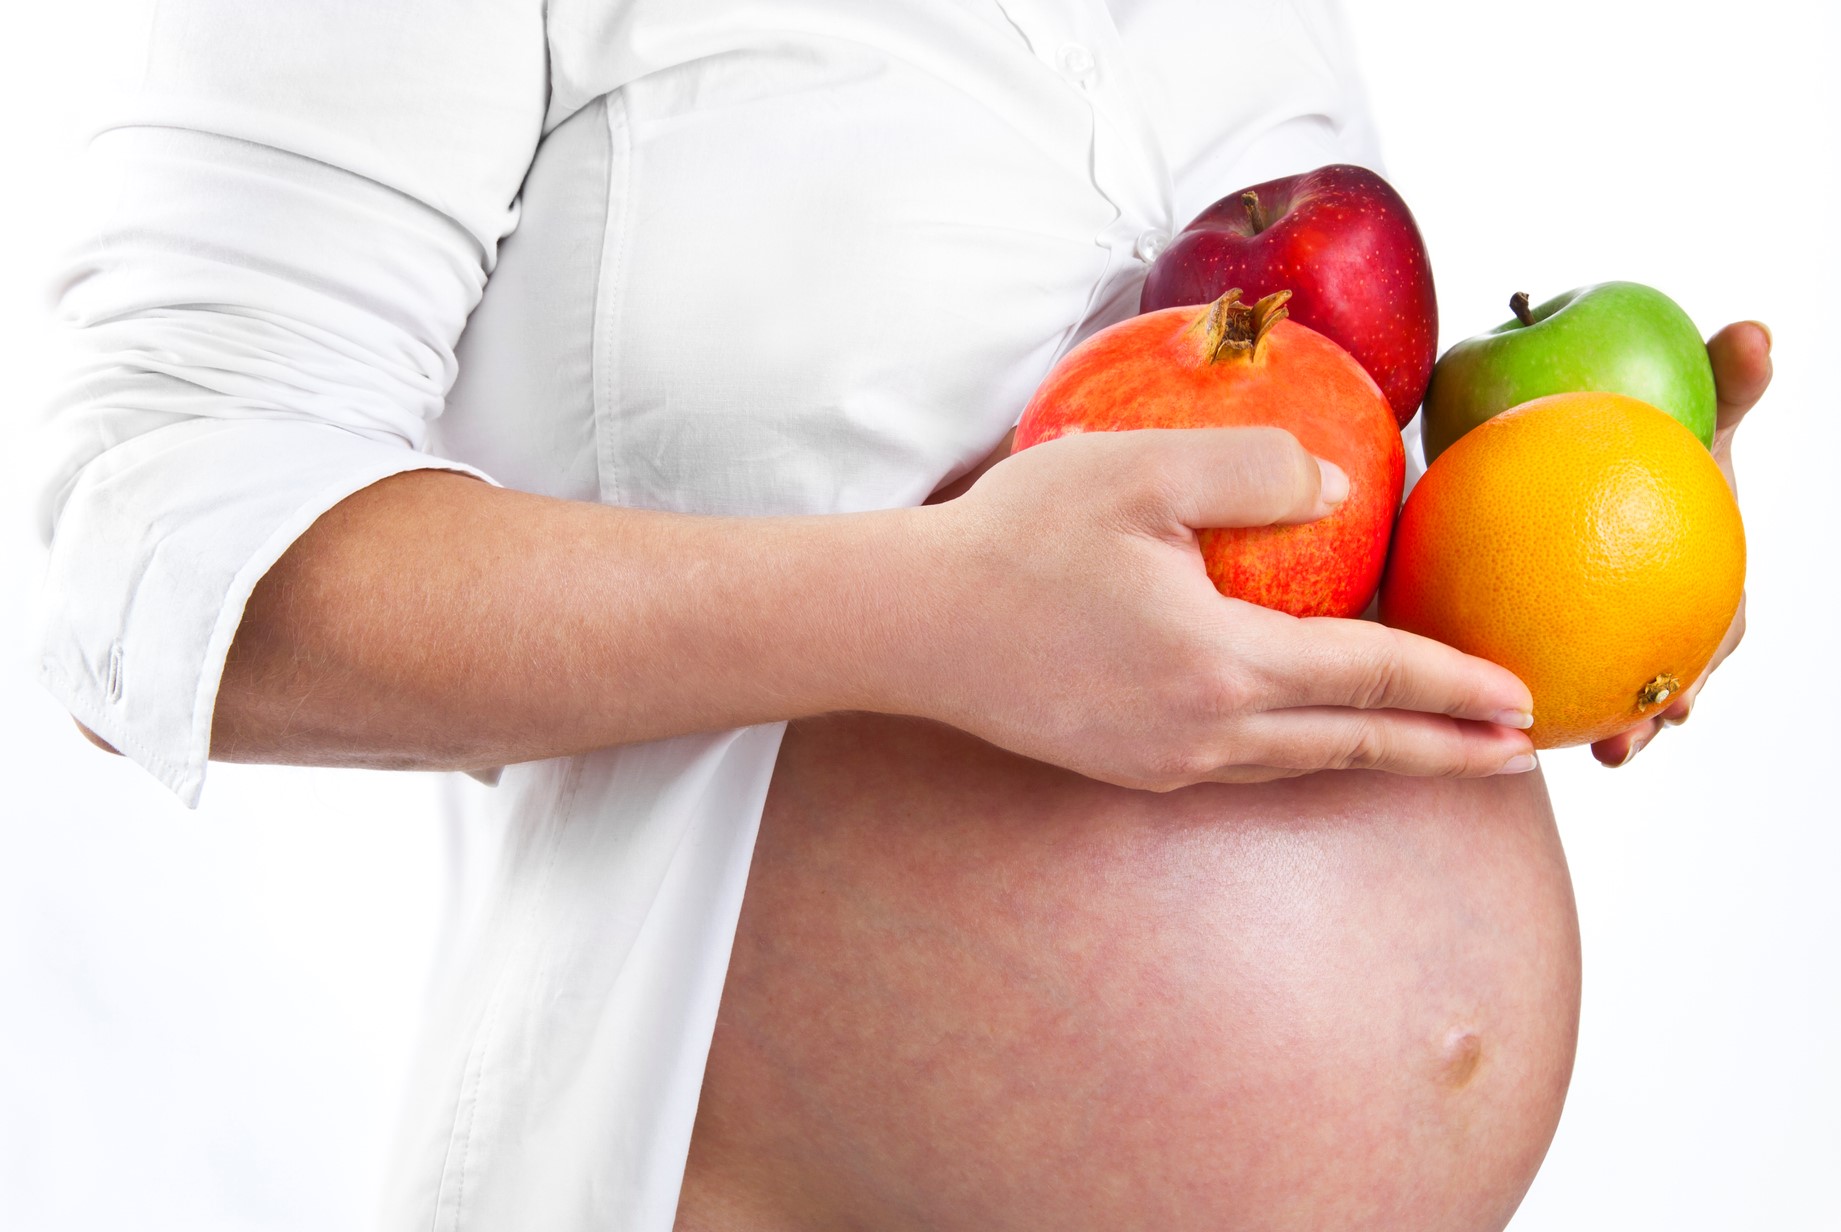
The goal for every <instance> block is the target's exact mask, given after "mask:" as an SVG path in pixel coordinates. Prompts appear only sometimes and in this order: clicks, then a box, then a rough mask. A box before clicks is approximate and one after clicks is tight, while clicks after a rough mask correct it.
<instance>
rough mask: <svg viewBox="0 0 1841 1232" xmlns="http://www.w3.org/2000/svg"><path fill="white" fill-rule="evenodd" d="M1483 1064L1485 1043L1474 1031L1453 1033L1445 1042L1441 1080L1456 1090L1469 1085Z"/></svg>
mask: <svg viewBox="0 0 1841 1232" xmlns="http://www.w3.org/2000/svg"><path fill="white" fill-rule="evenodd" d="M1482 1063H1483V1041H1482V1039H1480V1038H1479V1037H1478V1036H1477V1034H1476V1033H1475V1032H1474V1031H1467V1030H1461V1029H1460V1030H1457V1031H1453V1032H1452V1033H1451V1034H1450V1036H1448V1037H1447V1038H1446V1040H1445V1050H1444V1056H1443V1058H1442V1059H1441V1061H1440V1064H1439V1078H1440V1079H1441V1080H1442V1081H1443V1082H1444V1084H1445V1085H1446V1086H1448V1087H1451V1088H1452V1089H1454V1090H1458V1089H1462V1088H1463V1087H1465V1086H1467V1085H1469V1083H1470V1080H1471V1079H1472V1078H1474V1077H1475V1076H1476V1073H1477V1066H1479V1065H1481V1064H1482Z"/></svg>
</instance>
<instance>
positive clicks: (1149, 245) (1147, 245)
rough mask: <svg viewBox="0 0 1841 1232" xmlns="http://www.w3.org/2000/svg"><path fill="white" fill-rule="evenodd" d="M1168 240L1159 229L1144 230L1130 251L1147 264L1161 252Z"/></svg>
mask: <svg viewBox="0 0 1841 1232" xmlns="http://www.w3.org/2000/svg"><path fill="white" fill-rule="evenodd" d="M1169 242H1170V240H1169V237H1168V236H1166V235H1165V234H1164V233H1163V232H1161V231H1146V232H1145V233H1144V234H1143V235H1140V236H1139V237H1138V243H1137V246H1136V247H1134V248H1133V249H1132V250H1131V252H1132V255H1133V256H1134V257H1137V258H1138V260H1140V261H1142V262H1144V263H1145V264H1146V265H1149V264H1150V263H1151V262H1153V261H1155V260H1156V259H1157V254H1159V253H1161V252H1162V251H1163V247H1164V245H1165V244H1168V243H1169Z"/></svg>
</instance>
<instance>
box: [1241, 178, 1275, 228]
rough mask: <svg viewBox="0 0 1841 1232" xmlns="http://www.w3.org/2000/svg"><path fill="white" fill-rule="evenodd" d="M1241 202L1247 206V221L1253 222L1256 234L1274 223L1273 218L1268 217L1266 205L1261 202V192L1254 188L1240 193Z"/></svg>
mask: <svg viewBox="0 0 1841 1232" xmlns="http://www.w3.org/2000/svg"><path fill="white" fill-rule="evenodd" d="M1240 204H1242V205H1244V206H1246V209H1247V221H1248V222H1250V223H1252V224H1253V234H1254V235H1258V234H1259V233H1260V232H1261V231H1264V230H1265V229H1266V228H1267V227H1269V226H1271V225H1272V220H1271V219H1269V218H1267V217H1266V207H1265V206H1263V205H1261V204H1260V203H1259V194H1258V193H1256V192H1254V191H1253V190H1252V189H1250V188H1249V189H1247V190H1246V191H1245V192H1243V193H1241V194H1240Z"/></svg>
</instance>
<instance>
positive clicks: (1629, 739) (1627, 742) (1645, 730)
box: [1592, 718, 1662, 770]
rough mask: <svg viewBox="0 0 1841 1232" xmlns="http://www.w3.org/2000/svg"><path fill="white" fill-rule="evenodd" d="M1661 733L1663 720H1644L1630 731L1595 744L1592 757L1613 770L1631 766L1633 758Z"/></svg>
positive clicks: (1607, 737)
mask: <svg viewBox="0 0 1841 1232" xmlns="http://www.w3.org/2000/svg"><path fill="white" fill-rule="evenodd" d="M1661 731H1662V721H1661V719H1659V718H1648V719H1644V720H1643V721H1642V722H1641V723H1638V724H1637V725H1636V726H1635V727H1632V728H1631V729H1630V730H1629V731H1621V732H1618V733H1617V734H1616V735H1615V736H1606V737H1605V738H1604V739H1603V740H1599V741H1596V742H1594V743H1593V745H1592V756H1593V757H1596V758H1597V759H1598V764H1599V765H1601V766H1608V767H1610V768H1611V769H1613V770H1615V769H1617V768H1618V767H1619V766H1625V765H1629V764H1630V760H1631V758H1633V757H1635V756H1636V755H1637V754H1638V753H1641V752H1642V751H1643V746H1644V745H1646V744H1648V743H1649V742H1650V741H1651V740H1654V739H1655V738H1656V736H1657V735H1658V734H1659V733H1660V732H1661Z"/></svg>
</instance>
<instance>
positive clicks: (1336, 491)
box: [1317, 458, 1349, 505]
mask: <svg viewBox="0 0 1841 1232" xmlns="http://www.w3.org/2000/svg"><path fill="white" fill-rule="evenodd" d="M1317 470H1318V472H1319V473H1320V474H1321V479H1320V480H1319V482H1318V484H1317V499H1318V500H1320V501H1322V502H1323V503H1324V504H1326V505H1340V504H1342V503H1343V502H1344V501H1345V500H1348V499H1349V477H1348V475H1346V474H1344V473H1343V469H1342V467H1340V466H1337V465H1336V464H1335V463H1334V462H1325V461H1324V460H1323V459H1322V458H1318V459H1317Z"/></svg>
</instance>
